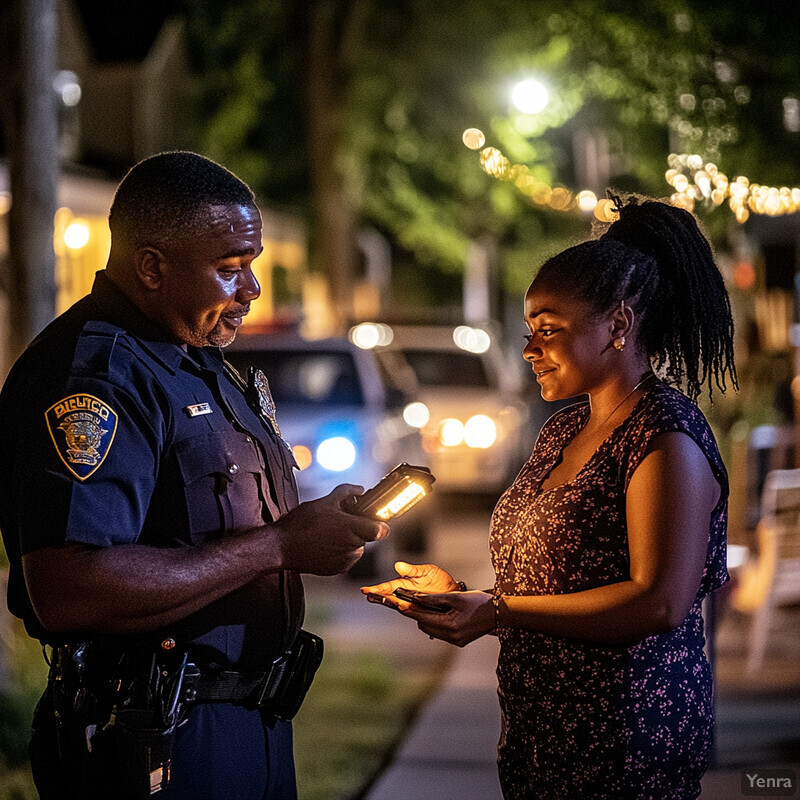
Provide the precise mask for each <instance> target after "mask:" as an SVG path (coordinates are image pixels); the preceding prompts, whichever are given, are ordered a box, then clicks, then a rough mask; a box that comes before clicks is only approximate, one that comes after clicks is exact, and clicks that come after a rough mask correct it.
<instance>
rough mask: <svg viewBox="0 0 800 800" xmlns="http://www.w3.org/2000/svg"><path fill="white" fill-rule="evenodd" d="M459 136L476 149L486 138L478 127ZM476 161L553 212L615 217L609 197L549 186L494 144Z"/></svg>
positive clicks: (604, 219)
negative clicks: (599, 198)
mask: <svg viewBox="0 0 800 800" xmlns="http://www.w3.org/2000/svg"><path fill="white" fill-rule="evenodd" d="M461 138H462V141H463V142H464V144H465V145H466V146H467V147H468V148H470V150H477V149H478V148H481V147H483V145H484V144H485V143H486V137H485V136H484V134H483V132H482V131H481V130H479V129H478V128H468V129H467V130H465V131H464V133H463V134H462V137H461ZM478 142H480V144H477V143H478ZM479 160H480V165H481V169H483V171H484V172H485V173H486V174H487V175H491V176H492V177H493V178H497V180H499V181H504V182H507V183H513V184H514V185H515V186H516V187H517V189H518V190H519V191H520V192H521V193H522V194H524V195H525V196H526V197H527V198H529V199H530V201H531V202H532V203H535V204H536V205H538V206H546V207H547V208H550V209H552V210H553V211H572V212H575V211H578V212H580V213H582V214H583V215H586V214H591V213H594V215H595V217H596V218H597V219H599V220H601V221H602V222H613V221H614V220H615V219H616V218H617V213H616V211H614V204H613V203H612V202H611V201H610V200H598V199H597V195H595V193H594V192H592V191H589V190H588V189H584V190H583V191H581V192H573V191H572V190H570V189H567V188H565V187H563V186H550V185H549V184H548V183H545V182H544V181H540V180H537V179H536V178H534V176H533V175H531V172H530V169H529V168H528V167H527V166H525V164H512V163H511V162H510V161H509V160H508V158H506V156H504V155H503V153H502V151H501V150H500V149H499V148H497V147H483V149H482V150H481V151H480V153H479Z"/></svg>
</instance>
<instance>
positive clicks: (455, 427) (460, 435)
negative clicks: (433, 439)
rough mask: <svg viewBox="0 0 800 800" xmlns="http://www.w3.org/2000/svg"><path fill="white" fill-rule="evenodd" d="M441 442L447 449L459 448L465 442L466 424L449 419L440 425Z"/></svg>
mask: <svg viewBox="0 0 800 800" xmlns="http://www.w3.org/2000/svg"><path fill="white" fill-rule="evenodd" d="M439 441H440V442H441V443H442V444H443V445H444V446H445V447H457V446H458V445H460V444H461V442H463V441H464V423H463V422H461V420H459V419H454V418H453V417H449V418H448V419H443V420H442V421H441V423H439Z"/></svg>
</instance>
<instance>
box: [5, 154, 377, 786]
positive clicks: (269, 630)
mask: <svg viewBox="0 0 800 800" xmlns="http://www.w3.org/2000/svg"><path fill="white" fill-rule="evenodd" d="M109 226H110V228H111V240H112V241H111V253H110V256H109V260H108V264H107V267H106V269H105V270H104V271H101V272H99V273H98V274H97V276H96V279H95V283H94V286H93V288H92V291H91V294H90V295H88V296H87V297H85V298H83V299H82V300H80V301H79V302H78V303H76V304H75V305H74V306H73V307H72V308H70V309H69V310H68V311H67V312H66V313H64V314H62V315H61V316H60V317H59V318H58V319H56V320H55V321H54V322H53V323H52V324H51V325H49V326H48V327H47V328H46V330H45V331H44V332H43V333H42V334H41V335H40V336H39V337H38V338H37V339H36V340H35V341H34V342H33V344H32V345H31V346H30V347H29V349H28V350H27V351H26V352H25V353H24V354H23V355H22V357H21V358H20V359H19V360H18V362H17V363H16V365H15V366H14V368H13V370H12V372H11V374H10V375H9V377H8V379H7V381H6V383H5V386H4V388H3V391H2V394H0V418H2V420H3V422H4V433H3V436H2V437H0V530H2V534H3V538H4V542H5V546H6V549H7V551H8V555H9V560H10V575H9V597H8V599H9V607H10V608H11V610H12V612H13V613H14V614H16V615H17V616H19V617H21V618H22V619H23V620H24V622H25V625H26V628H27V630H28V632H29V633H30V635H31V636H33V637H36V638H38V639H40V640H42V641H43V642H45V643H48V644H50V645H52V646H53V648H54V650H53V657H54V663H53V668H52V669H51V680H50V682H49V686H48V691H47V692H45V695H44V696H43V698H42V700H41V701H40V704H39V707H38V708H37V712H36V715H35V720H34V737H33V740H32V745H31V759H32V766H33V769H34V777H35V780H36V783H37V786H38V788H39V791H40V792H41V794H42V796H43V797H72V796H80V797H91V796H98V797H100V796H102V797H111V796H121V795H122V791H117V789H118V788H119V787H113V786H111V787H110V786H109V784H108V783H104V781H108V780H110V781H112V783H113V781H114V780H115V776H116V779H117V780H118V781H121V782H125V783H126V785H128V788H130V784H132V783H133V782H135V781H134V779H133V778H129V777H121V776H126V772H125V770H126V769H127V767H130V766H131V764H132V762H133V761H136V759H139V758H140V756H141V753H140V752H138V751H137V752H136V753H134V750H135V748H134V747H133V745H130V741H134V740H135V741H139V740H138V739H137V738H136V735H135V734H136V733H137V732H136V730H134V731H133V734H134V735H133V736H132V737H129V738H128V739H124V738H122V737H120V738H116V739H114V738H113V737H112V738H111V739H109V741H111V742H112V746H111V747H109V746H107V741H106V739H107V738H108V737H109V736H111V734H112V733H113V734H114V735H116V733H118V732H121V731H123V727H124V726H122V725H121V724H117V725H115V722H116V721H120V720H122V719H123V715H124V713H125V712H130V711H131V710H132V706H134V705H137V702H138V701H137V702H134V701H133V700H132V698H133V697H134V695H136V694H137V693H138V695H139V697H140V699H141V697H145V698H146V699H145V701H144V705H145V706H146V705H147V703H150V705H151V706H153V704H156V705H157V704H158V703H161V706H160V709H161V712H163V715H165V716H167V715H168V712H175V708H176V707H178V706H179V707H180V708H181V709H183V708H184V706H185V710H184V711H183V713H182V715H181V718H180V719H179V720H177V721H176V717H175V713H173V715H172V717H171V720H172V722H173V723H175V724H174V725H173V728H174V730H171V731H170V733H171V739H170V741H169V743H168V753H167V755H168V756H169V754H171V757H169V758H167V757H163V753H162V754H161V756H158V753H155V751H154V750H153V749H152V748H151V747H150V744H147V747H146V748H145V750H146V759H145V760H146V761H147V762H148V764H150V767H149V769H150V775H149V776H148V781H149V784H148V786H149V787H150V790H152V791H153V792H155V793H157V794H158V796H159V797H162V798H165V800H176V799H177V798H191V799H192V800H204V799H206V800H215V799H216V798H237V800H243V799H247V798H254V799H256V798H258V799H260V798H262V797H264V798H294V797H296V788H295V776H294V764H293V756H292V743H291V723H290V722H288V721H285V719H286V718H287V716H290V715H287V714H281V713H280V712H276V710H275V709H274V708H273V707H271V706H270V702H269V701H264V697H265V696H266V695H265V686H266V683H265V681H266V680H267V678H269V680H270V681H271V680H273V679H274V678H275V675H272V677H270V676H269V675H268V673H269V672H270V665H272V664H273V663H277V664H280V665H283V666H282V667H281V670H279V671H282V670H283V667H285V666H286V664H288V672H291V671H292V669H294V662H293V661H292V658H293V656H292V658H289V659H288V661H287V660H286V658H288V657H287V655H286V654H287V653H288V654H289V655H292V653H293V652H294V651H295V650H296V649H297V641H298V635H299V634H298V632H299V631H300V627H301V623H302V619H303V611H304V606H303V591H302V585H301V581H300V577H299V573H301V572H310V573H314V574H319V575H333V574H337V573H341V572H344V571H346V570H347V569H349V568H350V567H351V566H352V565H353V564H354V563H355V562H356V561H357V560H358V559H359V558H360V556H361V555H362V553H363V546H364V542H365V541H370V540H374V539H379V538H382V537H383V536H385V535H387V534H388V528H387V527H386V525H385V524H383V523H377V522H373V521H370V520H367V519H365V518H361V517H356V516H353V515H350V514H346V513H344V512H343V511H341V510H340V507H339V504H340V502H341V501H342V499H343V498H345V497H346V496H348V495H349V494H355V493H359V492H361V491H362V489H361V487H354V486H349V485H344V486H340V487H338V488H337V489H335V490H334V491H333V492H332V493H331V494H330V495H328V496H327V497H323V498H321V499H319V500H316V501H314V502H309V503H303V504H300V505H298V503H297V493H296V487H295V482H294V477H293V468H294V466H295V464H294V460H293V457H292V454H291V450H290V449H289V448H288V446H287V445H286V443H285V442H284V441H283V440H282V439H281V436H280V432H279V429H278V427H277V424H276V421H275V418H274V413H273V407H272V406H271V398H270V397H269V394H268V388H267V384H266V381H264V380H263V376H257V378H259V379H258V380H253V379H252V376H251V380H250V385H249V386H245V385H244V383H243V381H242V380H241V377H240V376H238V375H237V374H234V372H233V371H231V370H230V368H229V367H228V365H226V363H225V362H224V359H223V357H222V354H221V351H220V348H222V347H225V346H226V345H228V344H230V343H231V342H232V341H233V339H234V337H235V336H236V331H237V328H238V327H239V325H241V323H242V320H243V319H244V317H245V315H246V314H247V313H248V310H249V308H250V303H251V302H252V301H254V300H256V298H257V297H258V296H259V291H260V289H259V285H258V282H257V281H256V279H255V277H254V275H253V272H252V269H251V266H252V262H253V260H254V259H255V258H256V257H257V256H258V255H259V253H260V252H261V250H262V245H261V218H260V215H259V212H258V209H257V208H256V205H255V200H254V197H253V195H252V193H251V191H250V190H249V188H248V187H247V186H246V185H245V184H244V183H242V182H241V181H240V180H239V179H238V178H236V177H235V176H234V175H233V174H232V173H230V172H228V171H227V170H225V169H224V168H223V167H221V166H220V165H218V164H216V163H214V162H212V161H210V160H208V159H206V158H203V157H201V156H199V155H196V154H193V153H186V152H171V153H162V154H159V155H156V156H153V157H152V158H149V159H146V160H145V161H143V162H141V163H139V164H138V165H136V166H135V167H134V168H133V169H132V170H131V171H130V172H129V173H128V175H127V176H126V177H125V179H124V180H123V181H122V183H121V184H120V186H119V188H118V190H117V192H116V195H115V198H114V202H113V205H112V207H111V212H110V215H109ZM293 649H294V650H293ZM173 653H176V654H178V655H177V656H176V657H175V658H174V660H173V661H172V662H170V660H169V659H170V658H171V657H172V654H173ZM181 656H182V658H181ZM282 658H283V659H284V660H283V661H281V659H282ZM187 663H188V664H189V666H190V667H192V666H194V667H196V669H194V671H193V672H192V671H191V670H190V669H187ZM137 664H145V665H148V666H147V668H145V669H143V670H142V669H139V667H137V666H136V665H137ZM121 665H122V666H121ZM162 667H163V669H162ZM137 669H139V672H137V671H136V670H137ZM115 670H116V671H120V670H122V672H120V673H119V674H117V672H116V671H115ZM126 670H127V671H126ZM273 672H274V670H273ZM310 672H311V673H312V674H313V667H312V668H311V670H310ZM141 673H143V674H141ZM190 673H191V674H190ZM282 674H283V673H282ZM162 676H163V677H162ZM279 677H280V676H279ZM283 677H285V676H283ZM192 679H193V680H194V681H195V684H194V688H193V689H192V690H191V692H189V691H188V690H187V689H186V687H187V686H188V685H189V682H190V680H192ZM282 679H283V678H282ZM70 681H71V682H72V683H70ZM128 681H129V683H128ZM137 682H138V683H137ZM301 683H302V681H301ZM112 684H113V685H112ZM141 684H144V686H143V685H141ZM64 686H67V688H68V689H69V691H67V692H66V693H65V692H64V691H63V688H64ZM70 687H71V688H70ZM165 687H166V688H165ZM267 688H269V687H267ZM304 688H306V687H303V689H304ZM167 689H168V691H167ZM271 691H272V689H271V688H269V691H268V692H267V693H266V694H270V693H271ZM292 691H293V689H292ZM109 692H110V693H111V695H109ZM114 692H116V694H114ZM165 698H166V706H169V705H170V703H173V705H172V706H171V708H166V707H165ZM192 698H194V700H195V702H194V703H193V704H191V705H189V703H188V702H184V701H188V700H191V699H192ZM262 701H263V702H262ZM298 702H299V700H298ZM86 708H89V709H90V712H89V713H88V715H87V713H83V712H84V711H85V709H86ZM109 709H111V711H110V713H109ZM152 710H153V709H152V707H150V708H149V711H152ZM149 711H148V713H149ZM92 714H94V718H93V717H92ZM148 719H150V718H149V717H148ZM178 723H179V724H178ZM148 725H149V726H150V727H153V726H155V727H158V725H157V724H154V723H152V722H149V723H148V724H147V725H145V727H148ZM126 730H127V732H128V733H130V732H131V731H130V730H128V729H126ZM140 738H141V737H140ZM76 742H77V743H78V744H77V746H76V744H75V743H76ZM126 742H127V743H126ZM93 745H94V747H93ZM129 746H130V752H129V749H128V748H129ZM156 750H157V748H156ZM87 752H88V753H89V755H88V756H87V755H86V754H87ZM104 752H113V753H114V754H115V755H114V756H113V758H118V759H119V758H121V759H122V761H121V762H119V763H116V762H114V763H112V764H111V767H110V768H109V766H108V764H105V763H103V764H101V763H100V762H101V759H100V754H102V753H104ZM143 752H144V751H143ZM128 756H130V758H128ZM104 757H105V756H104ZM113 758H112V762H113ZM126 758H127V759H128V760H127V762H126ZM150 762H152V763H150ZM162 762H163V763H162ZM120 763H121V764H122V766H120ZM137 763H138V762H137ZM134 767H135V768H137V769H138V766H136V765H134ZM132 768H133V767H132ZM101 773H102V775H101ZM167 773H168V775H167ZM167 777H169V780H167ZM137 780H138V779H137ZM126 791H127V789H126ZM145 794H149V791H146V792H145Z"/></svg>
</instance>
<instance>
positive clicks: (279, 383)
mask: <svg viewBox="0 0 800 800" xmlns="http://www.w3.org/2000/svg"><path fill="white" fill-rule="evenodd" d="M225 359H226V360H227V361H229V362H230V363H231V364H233V366H234V367H235V368H236V369H237V370H238V371H239V372H240V373H241V374H242V377H245V378H246V377H247V370H248V367H250V366H251V365H252V366H254V367H256V368H257V369H260V370H262V371H263V372H264V374H265V375H266V376H267V380H268V381H269V387H270V391H271V392H272V397H273V398H274V400H275V402H276V403H277V404H279V405H283V407H284V408H286V407H290V406H297V405H303V406H363V405H364V394H363V392H362V391H361V383H360V381H359V379H358V372H357V371H356V364H355V361H354V359H353V356H352V354H351V353H326V352H318V351H314V352H307V353H305V352H300V351H293V350H246V351H240V352H226V353H225Z"/></svg>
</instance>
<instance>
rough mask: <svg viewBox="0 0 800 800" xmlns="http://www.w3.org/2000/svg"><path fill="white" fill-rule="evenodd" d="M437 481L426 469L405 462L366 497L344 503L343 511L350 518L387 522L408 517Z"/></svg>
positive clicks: (358, 496) (350, 498)
mask: <svg viewBox="0 0 800 800" xmlns="http://www.w3.org/2000/svg"><path fill="white" fill-rule="evenodd" d="M435 480H436V478H434V477H433V475H432V474H431V471H430V470H429V469H428V468H427V467H416V466H414V465H412V464H407V463H406V462H405V461H404V462H403V463H402V464H398V465H397V466H396V467H395V468H394V469H393V470H392V471H391V472H389V473H387V474H386V475H384V476H383V478H381V479H380V480H379V481H378V483H376V484H375V486H373V487H372V488H371V489H369V490H368V491H366V492H364V494H362V495H351V496H350V497H347V498H345V499H344V500H342V503H341V508H342V510H343V511H347V512H348V513H349V514H357V515H359V516H362V517H370V518H372V519H377V520H380V521H382V522H385V521H387V520H390V519H394V518H396V517H399V516H401V515H403V514H405V513H406V511H408V510H409V509H410V508H413V507H414V506H415V505H416V504H417V503H418V502H419V501H420V500H422V498H423V497H426V496H427V495H428V494H430V492H431V487H432V486H433V483H434V481H435Z"/></svg>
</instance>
